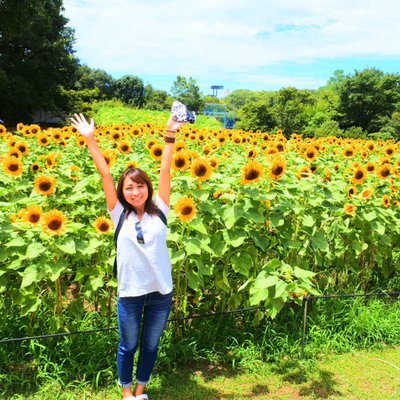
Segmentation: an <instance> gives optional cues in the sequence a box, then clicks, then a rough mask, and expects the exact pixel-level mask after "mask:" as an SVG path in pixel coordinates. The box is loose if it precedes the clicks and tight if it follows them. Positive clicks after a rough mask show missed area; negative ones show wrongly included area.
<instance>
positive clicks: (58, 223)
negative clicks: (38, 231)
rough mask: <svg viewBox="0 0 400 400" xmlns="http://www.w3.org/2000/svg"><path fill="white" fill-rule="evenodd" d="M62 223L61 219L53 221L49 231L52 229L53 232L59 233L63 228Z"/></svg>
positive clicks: (49, 225)
mask: <svg viewBox="0 0 400 400" xmlns="http://www.w3.org/2000/svg"><path fill="white" fill-rule="evenodd" d="M61 225H62V222H61V220H59V219H52V220H51V221H50V222H49V223H48V224H47V226H48V227H49V229H51V230H52V231H58V230H59V229H60V228H61Z"/></svg>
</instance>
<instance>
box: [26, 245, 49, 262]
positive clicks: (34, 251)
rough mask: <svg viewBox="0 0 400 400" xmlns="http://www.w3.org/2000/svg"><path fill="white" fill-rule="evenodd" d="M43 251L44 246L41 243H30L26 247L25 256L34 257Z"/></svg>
mask: <svg viewBox="0 0 400 400" xmlns="http://www.w3.org/2000/svg"><path fill="white" fill-rule="evenodd" d="M44 251H45V247H44V246H43V245H42V244H41V243H31V244H30V245H29V246H28V248H27V249H26V257H27V258H30V259H32V258H36V257H37V256H39V255H41V254H42V253H43V252H44Z"/></svg>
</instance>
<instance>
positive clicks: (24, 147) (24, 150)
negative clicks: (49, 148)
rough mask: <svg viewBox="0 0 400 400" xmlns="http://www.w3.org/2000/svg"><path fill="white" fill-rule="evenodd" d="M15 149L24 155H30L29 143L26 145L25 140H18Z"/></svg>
mask: <svg viewBox="0 0 400 400" xmlns="http://www.w3.org/2000/svg"><path fill="white" fill-rule="evenodd" d="M14 147H15V148H17V149H18V150H19V151H20V152H21V154H23V155H26V154H28V153H29V149H28V143H26V142H25V140H18V142H16V143H15V145H14Z"/></svg>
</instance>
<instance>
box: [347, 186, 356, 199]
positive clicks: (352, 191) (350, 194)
mask: <svg viewBox="0 0 400 400" xmlns="http://www.w3.org/2000/svg"><path fill="white" fill-rule="evenodd" d="M356 194H357V188H356V187H355V186H352V187H351V188H350V189H349V190H348V191H347V197H348V198H351V197H353V196H355V195H356Z"/></svg>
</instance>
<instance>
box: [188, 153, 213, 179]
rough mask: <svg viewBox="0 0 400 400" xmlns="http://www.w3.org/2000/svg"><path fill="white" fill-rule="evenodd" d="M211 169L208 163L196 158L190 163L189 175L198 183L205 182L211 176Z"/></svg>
mask: <svg viewBox="0 0 400 400" xmlns="http://www.w3.org/2000/svg"><path fill="white" fill-rule="evenodd" d="M211 172H212V168H211V165H210V163H209V162H208V161H207V160H206V159H204V158H197V159H195V160H194V161H193V162H192V166H191V169H190V173H191V175H192V176H193V178H197V179H198V180H199V181H201V182H202V181H205V180H206V179H208V178H209V177H210V175H211Z"/></svg>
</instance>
